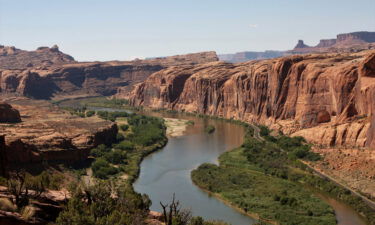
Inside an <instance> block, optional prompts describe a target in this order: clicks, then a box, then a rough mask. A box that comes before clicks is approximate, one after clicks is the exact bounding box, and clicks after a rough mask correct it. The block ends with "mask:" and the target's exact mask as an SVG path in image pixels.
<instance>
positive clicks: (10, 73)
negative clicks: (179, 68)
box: [0, 46, 218, 99]
mask: <svg viewBox="0 0 375 225" xmlns="http://www.w3.org/2000/svg"><path fill="white" fill-rule="evenodd" d="M0 49H1V48H0ZM2 49H5V50H6V51H5V50H3V51H4V52H5V53H3V56H1V51H0V93H1V94H8V95H9V94H10V95H16V96H27V97H30V98H34V99H63V98H69V97H71V98H74V97H87V96H102V95H105V96H108V95H113V94H115V93H117V91H118V89H122V90H124V89H125V90H128V89H129V88H131V86H132V85H133V84H135V83H138V82H141V81H143V80H144V79H146V78H147V77H148V76H149V75H151V74H152V73H154V72H157V71H160V70H162V69H165V68H167V67H169V66H171V65H184V64H186V65H190V64H198V63H205V62H211V61H217V60H218V58H217V56H216V53H215V52H202V53H196V54H187V55H177V56H170V57H164V58H155V59H150V60H133V61H110V62H76V61H74V60H73V58H72V57H70V56H67V55H66V54H63V53H61V52H60V51H59V50H58V47H57V46H55V47H52V48H46V47H41V48H38V50H36V51H29V52H28V51H23V50H17V49H16V48H14V47H3V48H2ZM12 49H15V50H14V51H11V50H12ZM9 52H10V53H9ZM36 55H37V57H36ZM46 58H50V59H52V61H51V60H50V61H48V63H46V60H45V59H46ZM26 62H31V63H30V64H26Z"/></svg>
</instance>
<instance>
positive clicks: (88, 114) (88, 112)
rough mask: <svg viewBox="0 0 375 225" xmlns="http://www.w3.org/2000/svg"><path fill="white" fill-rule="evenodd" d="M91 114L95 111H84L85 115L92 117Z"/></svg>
mask: <svg viewBox="0 0 375 225" xmlns="http://www.w3.org/2000/svg"><path fill="white" fill-rule="evenodd" d="M93 115H95V111H87V112H86V117H92V116H93Z"/></svg>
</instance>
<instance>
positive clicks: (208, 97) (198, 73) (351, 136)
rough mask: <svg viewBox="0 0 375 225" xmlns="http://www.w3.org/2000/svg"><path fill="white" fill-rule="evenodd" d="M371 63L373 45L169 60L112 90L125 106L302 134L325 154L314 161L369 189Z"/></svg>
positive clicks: (371, 163) (373, 81)
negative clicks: (263, 56) (228, 59)
mask: <svg viewBox="0 0 375 225" xmlns="http://www.w3.org/2000/svg"><path fill="white" fill-rule="evenodd" d="M374 65H375V51H374V50H367V51H361V52H358V53H319V54H306V55H296V56H287V57H282V58H277V59H269V60H258V61H249V62H245V63H238V64H231V63H225V62H211V63H206V64H200V65H191V66H186V65H185V66H174V67H170V68H167V69H165V70H161V71H159V72H156V73H154V74H152V75H151V76H150V77H149V78H148V79H146V80H145V81H144V82H142V83H140V84H138V85H136V86H135V88H134V90H133V91H132V92H131V93H127V94H125V95H121V93H119V94H118V95H117V97H118V98H125V99H128V100H129V101H130V104H132V105H133V106H145V107H151V108H156V109H158V108H164V109H169V110H177V111H182V112H192V113H198V114H206V115H211V116H218V117H223V118H227V119H234V120H241V121H245V122H250V123H256V124H263V125H267V126H269V127H271V128H272V129H274V130H279V131H281V132H283V133H284V134H287V135H291V136H303V137H304V138H305V139H306V140H307V141H309V142H311V143H314V144H315V151H317V152H320V153H321V154H322V155H326V156H327V158H325V160H324V161H323V162H322V163H323V164H324V165H316V166H317V167H320V168H321V169H325V170H326V171H331V172H332V171H335V175H337V176H339V179H341V180H343V181H347V182H352V181H353V177H356V181H358V180H360V181H361V182H355V183H357V184H359V183H361V186H362V187H363V186H367V189H366V190H363V189H362V188H360V189H361V190H363V191H364V192H365V193H367V194H369V195H372V196H373V197H374V193H375V192H374V191H375V186H374V184H373V181H372V180H373V178H374V175H375V174H374V173H373V171H375V167H374V165H375V164H374V163H375V154H374V152H373V151H371V150H370V151H368V150H365V149H373V148H374V147H375V146H374V143H375V142H374V126H375V123H374V121H375V120H374V106H375V105H374V100H375V99H374V97H375V91H374V90H375V86H374V85H375V79H374V77H375V70H374V68H375V67H374ZM332 148H334V149H336V151H333V153H332ZM340 149H342V150H340ZM344 149H346V150H345V151H344ZM347 151H349V152H351V154H349V155H348V154H345V157H344V158H345V161H349V162H350V163H345V164H343V165H342V166H338V165H337V163H338V161H337V160H335V159H337V158H341V157H343V155H342V154H344V153H342V152H347ZM361 164H365V165H367V166H366V167H362V166H359V165H361Z"/></svg>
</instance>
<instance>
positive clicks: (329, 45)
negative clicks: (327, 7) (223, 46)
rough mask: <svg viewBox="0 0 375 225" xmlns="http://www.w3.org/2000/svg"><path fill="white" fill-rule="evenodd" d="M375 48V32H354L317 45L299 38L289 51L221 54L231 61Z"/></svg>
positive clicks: (325, 40)
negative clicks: (309, 44)
mask: <svg viewBox="0 0 375 225" xmlns="http://www.w3.org/2000/svg"><path fill="white" fill-rule="evenodd" d="M368 49H375V32H364V31H362V32H353V33H347V34H339V35H337V38H335V39H321V40H320V42H319V44H318V45H316V46H308V45H306V44H305V43H304V41H303V40H298V43H297V45H296V46H295V47H294V49H292V50H289V51H264V52H252V51H246V52H238V53H234V54H221V55H219V58H220V60H222V61H225V62H231V63H238V62H246V61H249V60H254V59H257V60H259V59H271V58H277V57H282V56H287V55H295V54H308V53H327V52H331V53H334V52H338V53H340V52H346V53H348V52H349V53H350V52H359V51H362V50H368Z"/></svg>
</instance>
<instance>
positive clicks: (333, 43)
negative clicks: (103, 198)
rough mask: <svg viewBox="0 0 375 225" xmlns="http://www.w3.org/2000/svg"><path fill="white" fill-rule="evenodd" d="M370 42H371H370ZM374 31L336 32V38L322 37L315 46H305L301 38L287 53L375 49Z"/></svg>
mask: <svg viewBox="0 0 375 225" xmlns="http://www.w3.org/2000/svg"><path fill="white" fill-rule="evenodd" d="M371 43H372V44H371ZM374 43H375V32H367V31H361V32H352V33H346V34H338V35H337V37H336V39H322V40H320V42H319V44H318V45H316V46H311V47H310V46H307V45H305V44H304V43H303V41H302V40H299V41H298V44H297V45H296V47H295V48H294V49H293V50H290V51H287V53H289V54H301V53H318V52H358V51H362V50H367V49H375V45H374Z"/></svg>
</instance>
